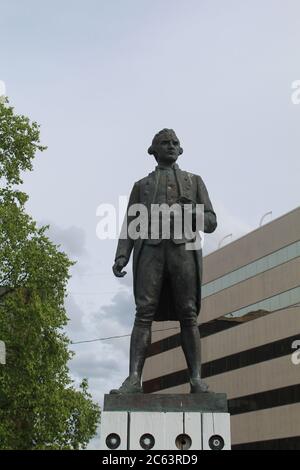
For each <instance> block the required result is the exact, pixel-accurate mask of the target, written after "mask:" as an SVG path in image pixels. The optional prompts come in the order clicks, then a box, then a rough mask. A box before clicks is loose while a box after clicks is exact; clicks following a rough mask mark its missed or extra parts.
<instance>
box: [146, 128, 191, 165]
mask: <svg viewBox="0 0 300 470" xmlns="http://www.w3.org/2000/svg"><path fill="white" fill-rule="evenodd" d="M163 135H166V136H168V137H170V136H172V137H175V139H176V140H178V142H179V139H178V137H177V135H176V134H175V131H173V129H166V128H165V129H162V130H161V131H159V132H157V134H155V136H154V137H153V140H152V144H151V145H150V147H149V148H148V153H149V155H154V157H155V158H156V152H155V148H156V146H157V144H158V143H159V141H160V139H161V137H162V136H163ZM182 152H183V148H182V147H180V155H181V154H182Z"/></svg>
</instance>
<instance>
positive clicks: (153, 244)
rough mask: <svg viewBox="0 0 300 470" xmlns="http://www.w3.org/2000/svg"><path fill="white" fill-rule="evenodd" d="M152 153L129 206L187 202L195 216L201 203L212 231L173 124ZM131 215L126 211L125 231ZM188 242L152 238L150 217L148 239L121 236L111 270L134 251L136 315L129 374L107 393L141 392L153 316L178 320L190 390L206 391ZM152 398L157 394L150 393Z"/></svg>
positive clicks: (197, 271) (198, 260)
mask: <svg viewBox="0 0 300 470" xmlns="http://www.w3.org/2000/svg"><path fill="white" fill-rule="evenodd" d="M148 152H149V154H150V155H154V157H155V159H156V161H157V166H156V168H155V171H153V172H152V173H150V174H149V175H148V176H146V177H145V178H142V179H141V180H139V181H137V182H136V183H135V184H134V186H133V189H132V191H131V195H130V199H129V204H128V210H129V208H130V207H131V206H132V205H133V204H138V203H139V204H143V205H145V206H146V207H147V208H150V207H151V205H153V204H167V205H168V206H172V205H173V204H174V203H177V204H179V205H180V207H182V208H184V204H190V207H191V208H192V214H193V217H194V219H193V220H192V224H193V225H195V222H196V220H195V218H196V217H198V215H197V214H198V213H197V212H196V210H195V208H196V205H197V204H203V205H204V227H203V231H204V232H207V233H211V232H213V231H214V230H215V229H216V226H217V220H216V214H215V212H214V210H213V207H212V204H211V201H210V198H209V195H208V192H207V189H206V187H205V184H204V182H203V181H202V179H201V177H200V176H198V175H195V174H192V173H189V172H186V171H183V170H181V169H180V168H179V167H178V165H177V164H176V161H177V159H178V157H179V155H181V154H182V152H183V150H182V148H181V146H180V142H179V139H178V138H177V136H176V134H175V132H174V131H173V130H172V129H163V130H162V131H160V132H159V133H158V134H156V135H155V136H154V138H153V141H152V145H151V146H150V148H149V149H148ZM132 220H134V216H132V215H129V214H128V212H127V218H126V227H125V228H126V230H128V227H129V224H130V223H131V222H132ZM189 242H190V239H187V238H186V236H185V233H183V235H182V237H181V238H176V237H175V236H174V233H173V232H172V230H171V237H170V238H169V239H164V237H163V236H159V237H158V238H151V221H150V225H149V237H148V238H147V239H142V238H138V239H135V240H134V239H132V238H131V237H130V236H128V237H127V238H120V239H119V242H118V246H117V251H116V256H115V263H114V265H113V272H114V274H115V276H117V277H123V276H124V275H125V274H126V272H125V271H123V268H124V267H125V266H126V264H127V263H128V261H129V258H130V255H131V252H132V251H133V283H134V296H135V303H136V317H135V322H134V327H133V331H132V335H131V343H130V364H129V377H128V378H127V379H126V380H125V381H124V383H123V384H122V386H121V387H120V388H119V389H116V390H111V392H110V393H111V394H117V395H118V394H122V395H124V394H131V393H133V394H139V393H142V387H141V378H142V371H143V366H144V363H145V359H146V356H147V349H148V347H149V345H150V343H151V324H152V321H153V320H154V321H164V320H178V321H179V322H180V327H181V344H182V348H183V351H184V354H185V358H186V362H187V366H188V370H189V375H190V385H191V393H201V392H206V391H207V389H208V386H207V385H206V384H205V383H204V382H203V381H202V379H201V348H200V336H199V330H198V327H197V317H198V314H199V312H200V306H201V281H202V250H201V248H197V249H194V250H187V249H186V246H187V244H188V243H189ZM155 396H156V397H157V395H155Z"/></svg>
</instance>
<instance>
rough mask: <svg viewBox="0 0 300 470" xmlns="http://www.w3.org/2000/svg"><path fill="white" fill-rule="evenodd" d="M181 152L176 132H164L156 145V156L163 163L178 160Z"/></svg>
mask: <svg viewBox="0 0 300 470" xmlns="http://www.w3.org/2000/svg"><path fill="white" fill-rule="evenodd" d="M180 153H181V149H180V143H179V140H178V139H177V137H176V135H175V134H163V135H162V136H161V137H160V139H159V140H158V142H157V143H156V145H155V156H156V159H157V161H158V162H161V163H163V162H165V163H173V162H176V160H177V158H178V156H179V155H180Z"/></svg>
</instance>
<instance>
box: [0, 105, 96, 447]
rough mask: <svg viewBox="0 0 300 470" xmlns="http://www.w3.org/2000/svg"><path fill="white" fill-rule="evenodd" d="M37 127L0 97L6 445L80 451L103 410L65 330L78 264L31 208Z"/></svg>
mask: <svg viewBox="0 0 300 470" xmlns="http://www.w3.org/2000/svg"><path fill="white" fill-rule="evenodd" d="M43 150H45V147H43V146H41V145H40V141H39V126H38V125H37V124H36V123H35V122H30V121H29V119H28V118H27V117H25V116H20V115H16V114H15V112H14V110H13V108H12V107H10V106H9V105H8V102H7V103H0V286H1V288H2V289H1V292H0V339H1V340H3V341H5V343H6V350H7V357H6V365H0V449H32V450H33V449H71V450H72V449H82V448H85V447H86V445H87V443H88V442H89V440H90V439H91V438H92V437H93V435H94V434H95V432H96V428H97V424H98V422H99V418H100V410H99V407H98V405H97V404H95V403H94V402H93V401H92V399H91V395H90V394H89V392H88V384H87V381H86V380H83V381H82V383H81V385H80V387H79V389H75V387H74V383H73V381H72V379H71V378H70V374H69V369H68V366H67V364H68V361H69V360H70V359H71V357H72V355H73V353H72V352H71V351H70V350H69V345H70V341H69V339H68V338H67V336H66V335H65V333H64V330H63V328H64V326H65V325H66V323H67V320H68V318H67V315H66V311H65V307H64V300H65V296H66V287H67V282H68V279H69V268H70V266H71V265H72V264H73V262H72V261H70V260H69V258H68V257H67V255H66V254H65V253H63V252H62V251H60V250H59V247H57V246H56V245H54V244H53V243H52V242H51V241H50V240H49V238H48V237H47V236H46V231H47V228H48V227H47V226H44V227H41V228H40V227H38V226H37V224H36V222H35V221H34V220H33V219H32V218H31V217H30V216H29V215H28V214H27V213H26V211H25V203H26V201H27V199H28V196H27V195H26V194H25V193H24V192H22V191H20V189H19V185H20V184H22V178H21V173H22V172H23V171H26V170H32V161H33V159H34V157H35V154H36V152H37V151H43Z"/></svg>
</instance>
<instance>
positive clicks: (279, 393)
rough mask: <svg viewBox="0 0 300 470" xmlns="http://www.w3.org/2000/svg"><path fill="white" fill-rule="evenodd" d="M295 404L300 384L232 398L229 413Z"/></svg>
mask: <svg viewBox="0 0 300 470" xmlns="http://www.w3.org/2000/svg"><path fill="white" fill-rule="evenodd" d="M186 375H187V374H186ZM144 391H145V392H146V389H145V388H144ZM148 393H150V392H148ZM295 403H300V384H296V385H290V386H288V387H282V388H277V389H273V390H266V391H264V392H258V393H253V394H251V395H244V396H242V397H236V398H231V399H230V400H228V412H229V413H230V415H231V416H235V415H242V414H244V413H251V412H255V411H260V410H268V409H271V408H276V407H278V406H287V405H292V404H295Z"/></svg>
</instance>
